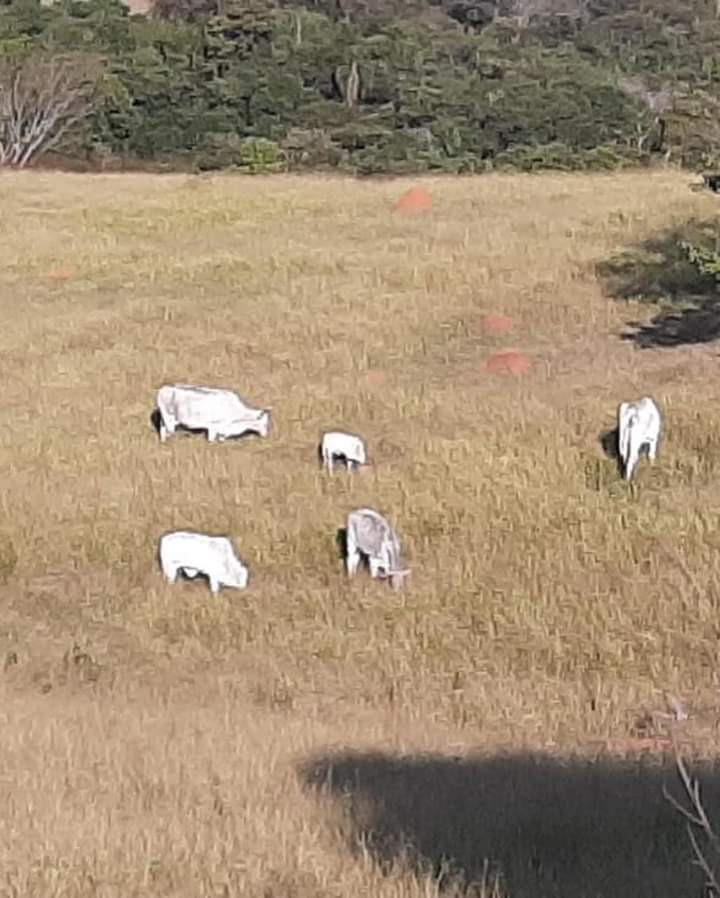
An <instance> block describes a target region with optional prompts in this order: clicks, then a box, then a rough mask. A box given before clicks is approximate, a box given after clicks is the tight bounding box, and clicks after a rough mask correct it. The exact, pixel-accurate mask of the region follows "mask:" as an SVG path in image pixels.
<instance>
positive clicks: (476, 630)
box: [0, 172, 720, 898]
mask: <svg viewBox="0 0 720 898" xmlns="http://www.w3.org/2000/svg"><path fill="white" fill-rule="evenodd" d="M422 183H424V186H425V187H426V188H428V189H429V190H430V192H431V194H432V196H433V198H434V207H433V209H432V210H431V211H429V212H427V213H425V214H418V215H415V216H409V215H400V214H398V213H396V212H394V211H393V204H394V203H395V201H396V199H397V197H398V195H399V194H400V192H401V191H402V190H404V189H405V188H406V186H409V185H406V184H403V183H402V182H393V183H390V182H382V183H371V182H365V183H363V182H357V181H350V180H340V179H330V178H325V179H322V178H318V177H314V178H310V177H302V178H300V177H291V176H279V177H273V178H264V177H258V178H253V179H248V178H233V177H230V176H186V175H168V176H165V177H157V176H154V177H153V176H149V175H124V176H121V175H98V176H95V177H93V178H91V179H88V178H87V176H80V175H71V174H68V175H58V174H55V175H45V174H41V173H25V174H22V173H17V174H6V175H5V176H3V178H2V186H3V216H2V218H1V219H0V229H1V230H2V240H1V241H0V285H1V288H0V303H1V304H2V313H3V321H4V325H3V328H2V330H1V331H0V377H1V379H2V383H3V401H2V404H1V406H0V416H1V426H0V465H1V466H2V470H3V480H2V487H1V489H0V496H1V497H2V525H1V527H0V577H2V580H3V582H2V585H1V587H0V620H1V621H2V628H0V662H2V663H3V672H2V673H0V693H1V694H2V712H1V720H2V732H3V748H2V777H0V795H1V797H2V807H3V814H2V815H0V844H2V846H3V855H2V865H1V866H2V876H1V877H0V883H1V884H0V893H2V894H7V895H8V896H10V895H33V896H38V898H43V896H50V895H52V896H54V898H79V896H91V895H92V896H123V898H127V896H133V895H138V896H139V895H148V894H152V895H156V896H170V895H172V896H188V898H190V896H192V898H197V896H200V895H202V896H216V895H231V896H238V895H242V896H245V895H247V896H264V898H290V896H292V898H331V896H332V898H351V896H352V898H356V896H358V895H373V896H378V898H420V896H423V898H427V896H433V895H438V894H439V893H440V891H442V890H444V889H446V891H444V892H443V894H450V895H452V894H453V893H454V892H453V890H454V889H459V888H460V886H459V885H458V884H457V883H456V884H455V885H452V882H453V877H454V876H455V877H456V876H458V875H459V876H461V877H463V878H464V879H465V880H466V881H470V882H472V883H475V886H474V888H475V891H474V892H472V894H474V895H476V896H484V898H488V896H490V895H503V896H505V895H507V896H511V898H530V896H532V898H538V896H545V895H548V896H549V895H553V896H563V898H565V896H567V898H571V896H572V898H575V896H579V895H593V896H603V898H605V896H607V898H625V896H627V898H650V896H652V898H665V896H667V898H670V896H673V898H676V896H678V895H688V894H693V893H694V892H695V891H697V890H698V889H699V887H700V874H699V873H698V872H697V871H696V870H695V869H693V868H692V866H691V865H690V862H689V846H688V843H687V840H686V836H685V832H684V829H683V825H682V822H681V821H680V819H679V817H678V816H677V815H676V814H675V813H674V812H673V811H672V810H671V809H670V807H669V806H668V804H667V802H666V801H665V800H664V799H663V797H662V794H661V786H662V783H663V781H667V782H668V784H669V785H670V787H671V788H676V783H675V776H674V773H673V769H672V765H671V764H670V763H669V762H662V763H661V762H660V761H658V763H652V762H651V761H647V762H645V763H642V764H640V763H636V762H633V761H627V762H625V761H622V760H621V758H620V757H619V755H625V754H627V753H628V752H629V751H630V752H631V751H633V750H636V749H637V748H638V747H645V748H648V747H649V748H650V749H651V750H653V751H654V752H655V753H656V754H657V752H658V751H660V750H662V749H663V748H667V747H668V745H669V743H668V742H667V741H663V740H667V738H668V732H667V723H666V722H664V721H663V719H662V718H655V719H653V718H652V712H655V711H662V712H665V711H667V710H668V708H667V704H666V701H670V700H669V699H666V695H665V693H666V692H667V693H669V695H670V696H673V697H675V698H677V699H679V701H680V702H681V703H683V704H684V706H685V707H686V708H687V709H688V712H689V719H688V720H687V721H686V722H684V723H683V724H682V725H680V727H679V738H680V740H681V744H683V745H684V746H685V750H686V751H687V753H688V754H689V755H694V756H695V758H696V764H697V765H698V766H697V767H696V769H698V770H700V771H701V773H702V781H703V788H704V790H705V794H706V796H707V804H708V810H709V812H710V813H711V814H712V815H715V819H718V815H717V814H716V812H720V801H719V800H718V799H719V798H720V793H719V792H718V784H717V782H716V780H715V777H714V774H713V772H712V770H711V769H710V767H708V768H707V769H704V768H702V767H701V766H699V765H701V763H702V759H703V758H705V759H707V760H708V761H709V760H711V759H712V758H714V756H715V754H716V751H717V720H718V704H719V702H718V692H717V688H718V679H717V677H718V674H717V666H718V635H719V633H720V630H719V624H718V600H719V596H720V593H719V591H718V589H719V577H720V564H719V563H718V551H719V550H720V535H719V534H718V528H717V512H718V507H719V506H720V487H719V485H718V483H719V481H718V476H717V475H718V465H720V445H719V440H720V437H719V436H718V434H719V433H720V420H719V415H720V412H719V411H718V405H717V389H716V377H715V371H716V367H717V350H716V349H715V348H714V347H708V346H706V345H704V344H703V343H702V342H700V343H697V344H695V345H687V343H688V341H691V340H700V341H702V340H703V339H710V338H711V337H712V336H713V327H715V331H714V334H715V335H717V328H718V315H717V308H716V306H714V305H712V302H713V301H712V300H711V293H709V292H708V293H706V294H705V298H704V299H702V298H701V297H702V291H707V290H709V288H708V285H707V284H706V283H705V282H703V281H702V280H701V279H693V273H692V270H689V269H688V268H687V266H686V265H685V266H684V265H683V263H681V262H680V261H672V259H670V258H665V257H663V252H670V251H671V250H672V248H673V247H674V246H675V242H674V240H671V241H670V242H669V243H667V242H666V243H664V242H663V241H664V240H665V237H664V236H663V235H667V234H668V233H669V234H671V235H672V234H673V233H674V232H675V231H676V230H677V229H678V228H679V227H681V226H682V225H683V224H684V223H685V222H686V221H687V220H690V219H693V218H694V219H696V221H698V222H702V220H704V219H705V218H706V217H707V215H708V214H710V212H711V211H712V209H713V208H714V205H713V202H714V198H713V197H712V195H709V194H707V195H706V194H703V193H693V192H691V191H689V190H688V189H687V177H686V176H683V175H682V174H677V173H671V172H667V173H656V174H653V175H644V174H623V175H592V176H589V175H543V176H538V177H524V176H519V175H515V176H508V175H500V174H497V175H496V174H493V175H488V176H487V177H485V178H481V179H456V178H435V179H429V180H427V181H425V182H422ZM663 247H665V249H663ZM668 247H670V249H669V250H668ZM659 272H660V273H659ZM668 273H669V274H671V275H672V277H669V275H668ZM681 285H683V289H684V290H685V293H686V294H687V295H690V293H691V292H693V291H695V292H696V293H697V296H698V302H697V304H696V305H695V306H694V307H693V308H691V309H686V310H680V311H676V312H669V311H663V310H662V309H661V308H657V307H656V306H654V305H651V306H650V307H647V306H644V305H642V304H641V303H640V302H639V301H638V299H640V298H643V297H645V298H646V299H647V298H653V297H654V298H660V297H661V296H662V295H663V293H667V295H670V294H671V293H672V291H677V290H678V289H680V286H681ZM623 293H626V294H627V293H630V294H633V295H634V296H635V297H636V298H635V299H631V300H624V301H622V302H619V301H616V300H615V299H614V297H616V296H620V295H622V294H623ZM490 313H498V314H504V315H507V316H509V317H511V318H512V319H513V322H514V326H513V329H512V330H511V331H509V332H507V333H505V334H503V335H497V334H493V333H489V332H488V331H487V329H486V323H485V316H486V315H488V314H490ZM653 315H654V321H653V320H651V318H652V316H653ZM698 316H700V317H699V318H698ZM633 321H634V322H636V323H635V324H632V323H631V322H633ZM623 335H626V336H629V337H630V339H621V337H622V336H623ZM663 342H664V343H665V344H668V345H667V346H666V348H654V349H646V350H641V349H638V348H637V344H638V343H640V344H643V343H644V344H652V343H654V344H658V343H660V344H662V343H663ZM673 343H674V344H675V345H672V344H673ZM506 347H512V348H514V349H516V350H518V351H521V352H523V353H524V354H526V355H527V357H528V358H529V359H530V363H531V367H530V370H529V371H528V372H527V373H526V374H524V375H521V376H518V377H512V376H508V375H495V374H492V373H490V372H489V371H488V370H487V368H486V364H487V362H488V359H489V357H490V355H491V354H492V353H494V352H495V351H497V350H498V349H502V348H506ZM173 380H179V381H186V382H199V383H206V384H217V385H225V386H228V387H231V388H234V389H237V390H238V391H239V392H240V394H241V395H243V396H245V397H246V398H248V399H249V400H250V401H254V402H258V403H261V404H267V405H272V406H273V414H274V431H273V433H272V435H271V436H270V437H269V438H268V439H266V440H262V439H256V438H248V439H246V440H242V441H240V442H229V443H223V444H218V445H208V444H207V442H206V441H205V440H204V439H203V438H202V437H188V438H177V439H176V440H174V441H170V442H168V443H167V444H165V445H161V444H160V443H159V441H158V437H157V435H156V434H155V432H154V431H153V429H152V426H151V423H150V415H151V412H152V410H153V405H154V396H155V391H156V389H157V387H158V386H159V385H160V384H161V383H162V382H164V381H173ZM646 393H650V394H652V395H654V396H655V397H656V399H657V400H658V401H659V403H660V404H661V406H662V408H663V410H664V412H665V414H666V416H667V421H668V430H667V437H666V440H665V442H664V443H663V445H662V447H661V450H660V456H659V459H658V461H657V462H656V464H655V465H654V466H651V465H650V464H649V463H648V462H647V461H646V460H645V461H643V462H641V464H640V466H639V469H638V475H637V483H636V484H635V486H634V488H633V489H631V488H629V487H628V486H627V485H626V484H624V483H623V482H622V481H621V480H620V478H619V476H618V473H617V470H616V467H615V462H614V461H613V460H612V459H611V458H608V457H606V455H605V454H604V452H603V449H602V447H601V444H600V435H601V434H603V433H605V432H606V431H608V430H610V429H611V428H612V427H613V425H614V421H615V413H616V408H617V404H618V402H619V401H620V400H621V399H627V398H634V397H638V396H641V395H643V394H646ZM329 426H344V427H348V428H351V429H356V430H357V431H359V432H360V433H362V434H364V435H365V436H366V437H367V439H368V441H369V447H370V452H371V455H372V457H373V459H374V461H375V463H376V464H375V466H374V467H373V468H370V469H367V470H365V471H363V472H362V473H359V474H357V475H356V476H352V477H348V476H346V475H345V474H344V473H343V472H340V473H338V474H337V475H335V476H333V477H332V478H328V477H327V476H324V475H322V474H321V472H320V471H319V470H318V467H317V457H316V444H317V439H318V437H319V435H320V433H321V431H322V429H323V428H325V427H329ZM365 504H369V505H371V506H374V507H377V508H378V509H379V510H381V511H382V512H384V513H385V514H387V516H388V517H389V519H390V520H391V521H392V522H393V523H394V524H395V525H396V526H397V528H398V531H399V533H400V536H401V538H402V540H403V542H404V544H405V545H406V547H407V555H408V559H409V561H410V563H411V565H412V569H413V572H412V574H411V576H410V579H409V581H408V584H407V588H406V589H405V590H403V591H402V592H399V593H394V592H392V591H391V590H389V589H388V588H386V587H384V586H383V584H381V583H376V582H371V581H369V579H368V578H367V577H359V578H358V579H357V580H356V581H352V582H348V581H347V579H346V577H345V574H344V572H343V566H342V559H341V557H340V556H339V554H338V551H337V546H336V532H337V530H338V528H340V527H342V526H343V524H344V521H345V516H346V514H347V512H348V511H349V510H350V509H351V508H353V507H357V506H361V505H365ZM180 527H183V528H184V527H187V528H190V529H198V530H207V531H209V532H214V533H228V534H230V535H231V536H232V538H233V540H234V541H235V543H236V545H237V547H238V550H239V554H240V556H241V558H243V560H245V561H246V562H247V563H248V565H249V567H250V572H251V581H250V588H249V589H248V590H247V591H245V592H237V591H231V590H226V591H223V592H222V593H221V594H220V595H219V596H218V597H212V596H211V595H210V594H209V592H208V590H207V588H206V586H205V585H204V584H202V583H200V582H179V583H177V584H176V585H174V586H169V585H166V584H165V583H164V582H163V581H162V577H161V574H160V570H159V566H158V562H157V557H156V548H157V541H158V538H159V536H160V535H161V534H162V533H163V532H165V531H166V530H169V529H173V528H180ZM648 715H650V716H648Z"/></svg>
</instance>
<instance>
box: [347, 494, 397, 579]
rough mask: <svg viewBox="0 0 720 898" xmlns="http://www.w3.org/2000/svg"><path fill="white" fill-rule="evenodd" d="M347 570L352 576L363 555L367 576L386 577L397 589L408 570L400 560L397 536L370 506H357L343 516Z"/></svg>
mask: <svg viewBox="0 0 720 898" xmlns="http://www.w3.org/2000/svg"><path fill="white" fill-rule="evenodd" d="M346 541H347V559H346V560H347V572H348V576H349V577H352V576H353V575H354V574H355V573H356V572H357V569H358V564H359V563H360V558H361V556H362V555H365V556H366V557H367V559H368V562H369V565H370V576H371V577H387V578H389V580H390V584H391V586H392V587H393V589H399V588H400V586H401V585H402V581H403V578H404V577H405V576H406V575H407V574H409V573H410V569H409V568H406V567H405V565H404V563H403V561H402V553H401V549H400V540H399V539H398V536H397V533H396V532H395V530H394V529H393V528H392V527H391V526H390V524H389V523H388V522H387V521H386V520H385V518H384V517H383V516H382V515H381V514H380V513H379V512H377V511H374V510H373V509H372V508H358V509H356V510H355V511H351V512H350V514H349V515H348V518H347V530H346Z"/></svg>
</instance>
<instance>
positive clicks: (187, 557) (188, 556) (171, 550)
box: [160, 530, 248, 594]
mask: <svg viewBox="0 0 720 898" xmlns="http://www.w3.org/2000/svg"><path fill="white" fill-rule="evenodd" d="M160 565H161V567H162V572H163V574H164V575H165V577H166V579H167V580H169V582H170V583H174V582H175V580H176V579H177V575H178V573H179V572H180V571H182V572H183V573H184V574H185V575H186V576H187V577H191V578H195V577H197V576H198V575H200V574H204V575H205V576H206V577H207V578H208V580H209V581H210V590H211V591H212V592H213V593H214V594H215V593H217V592H219V590H220V587H221V586H231V587H233V588H235V589H245V587H246V586H247V583H248V569H247V567H246V566H245V565H244V564H243V563H242V561H240V559H239V558H238V557H237V555H236V554H235V549H234V548H233V544H232V543H231V542H230V540H229V539H228V538H227V537H226V536H208V535H207V534H205V533H191V532H189V531H187V530H176V531H174V532H173V533H166V534H165V535H164V536H163V537H162V538H161V539H160Z"/></svg>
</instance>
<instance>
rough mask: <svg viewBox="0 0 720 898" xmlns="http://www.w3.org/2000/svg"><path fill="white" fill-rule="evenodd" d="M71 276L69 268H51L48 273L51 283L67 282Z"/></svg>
mask: <svg viewBox="0 0 720 898" xmlns="http://www.w3.org/2000/svg"><path fill="white" fill-rule="evenodd" d="M72 276H73V272H72V271H71V270H70V269H69V268H53V269H52V271H49V272H48V277H49V278H50V280H51V281H67V280H68V279H69V278H71V277H72Z"/></svg>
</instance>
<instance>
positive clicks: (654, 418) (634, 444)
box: [618, 396, 662, 480]
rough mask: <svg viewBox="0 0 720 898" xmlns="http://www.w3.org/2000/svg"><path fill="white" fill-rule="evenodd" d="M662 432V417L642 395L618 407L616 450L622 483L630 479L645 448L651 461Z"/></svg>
mask: <svg viewBox="0 0 720 898" xmlns="http://www.w3.org/2000/svg"><path fill="white" fill-rule="evenodd" d="M661 433H662V416H661V414H660V409H659V408H658V407H657V405H656V403H655V401H654V400H653V399H651V398H650V397H649V396H643V398H642V399H638V400H637V401H635V402H621V403H620V405H619V406H618V449H619V452H620V458H621V460H622V464H623V468H624V473H625V480H630V479H631V478H632V475H633V471H634V470H635V465H637V463H638V459H639V458H640V453H641V451H642V450H643V448H645V447H647V452H648V458H649V459H650V461H655V456H656V455H657V450H658V443H659V441H660V436H661Z"/></svg>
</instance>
